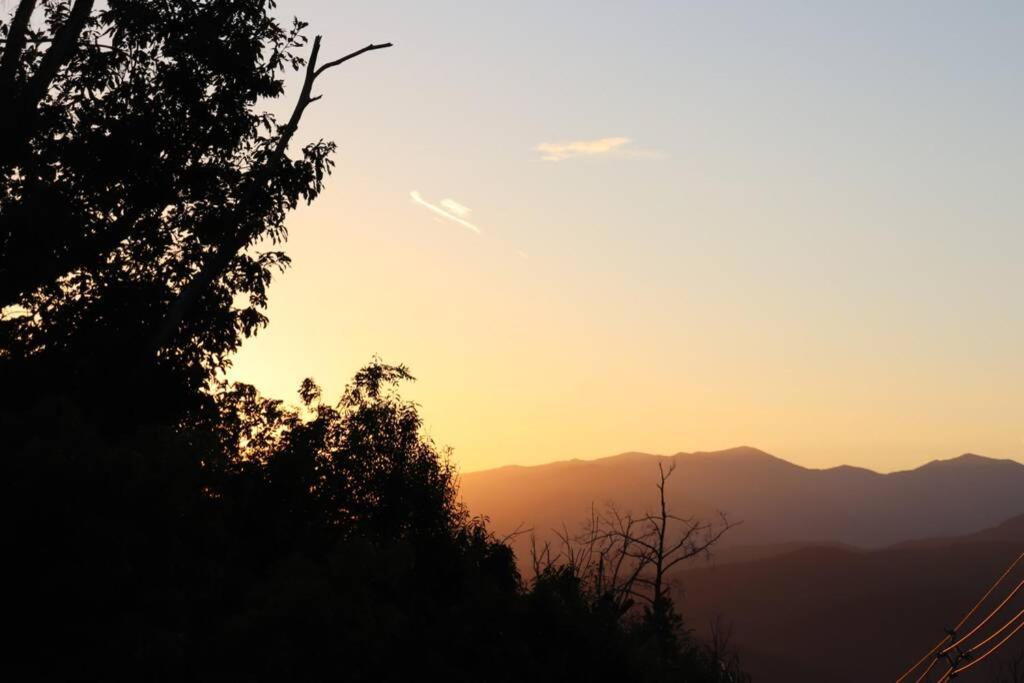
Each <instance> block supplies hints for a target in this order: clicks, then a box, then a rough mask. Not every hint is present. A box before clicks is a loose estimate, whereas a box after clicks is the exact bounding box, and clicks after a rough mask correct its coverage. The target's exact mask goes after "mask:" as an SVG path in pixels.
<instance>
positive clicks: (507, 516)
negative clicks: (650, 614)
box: [462, 447, 1024, 550]
mask: <svg viewBox="0 0 1024 683" xmlns="http://www.w3.org/2000/svg"><path fill="white" fill-rule="evenodd" d="M659 462H660V463H662V464H668V463H675V465H676V472H675V473H674V474H673V476H672V477H671V478H670V479H669V482H668V488H667V496H668V503H669V506H670V507H671V508H672V510H673V511H674V512H676V513H677V514H681V515H693V516H698V517H714V516H717V514H718V513H719V512H725V513H727V514H728V516H729V518H730V519H732V520H736V521H741V522H742V524H740V525H739V526H737V527H736V528H735V529H733V530H731V531H730V532H729V534H727V536H726V537H725V538H724V539H723V541H722V544H721V546H720V549H722V550H724V549H725V548H728V547H731V546H732V547H734V546H764V545H773V544H791V543H793V542H799V543H808V542H824V543H840V544H849V545H853V546H858V547H863V548H880V547H884V546H887V545H892V544H895V543H899V542H902V541H911V540H915V539H920V538H930V537H942V536H959V535H963V534H969V533H972V532H975V531H978V530H981V529H984V528H988V527H992V526H995V525H997V524H999V523H1001V522H1003V521H1005V520H1007V519H1009V518H1010V517H1012V516H1014V515H1016V514H1019V513H1022V512H1024V465H1022V464H1021V463H1018V462H1015V461H1013V460H997V459H993V458H986V457H982V456H979V455H972V454H967V455H962V456H960V457H957V458H953V459H951V460H936V461H933V462H930V463H928V464H926V465H923V466H921V467H918V468H916V469H913V470H909V471H904V472H893V473H890V474H880V473H877V472H873V471H871V470H867V469H862V468H858V467H849V466H842V467H834V468H830V469H809V468H806V467H801V466H799V465H795V464H793V463H790V462H787V461H785V460H782V459H780V458H777V457H775V456H772V455H769V454H768V453H765V452H764V451H760V450H757V449H755V448H749V447H740V448H733V449H729V450H725V451H718V452H712V453H677V454H675V455H670V456H659V455H651V454H647V453H623V454H621V455H616V456H612V457H608V458H601V459H598V460H570V461H564V462H556V463H551V464H547V465H538V466H532V467H520V466H510V467H502V468H498V469H493V470H486V471H482V472H471V473H467V474H464V475H463V476H462V496H463V500H464V501H465V502H466V504H467V505H468V506H469V508H470V510H471V511H472V512H473V513H474V514H482V515H486V516H487V517H489V518H490V520H491V525H492V527H493V528H494V529H495V530H496V531H497V532H498V533H507V532H510V531H512V530H514V529H516V528H519V527H522V528H530V529H533V530H534V531H535V532H536V533H537V534H538V535H539V536H544V535H546V534H548V533H549V531H550V530H551V529H561V528H562V527H563V525H566V527H567V528H569V529H570V530H573V529H575V528H577V527H578V526H579V524H580V523H581V522H582V521H584V520H585V519H587V518H589V516H590V512H591V508H592V506H597V507H598V508H601V507H603V506H604V505H606V504H607V503H614V504H615V505H616V506H617V507H618V508H619V509H621V510H625V511H632V512H634V513H641V512H644V511H646V510H649V509H651V508H652V506H653V505H654V503H655V499H656V494H657V490H656V488H655V483H656V481H657V477H658V463H659Z"/></svg>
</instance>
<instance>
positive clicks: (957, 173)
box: [230, 0, 1024, 471]
mask: <svg viewBox="0 0 1024 683" xmlns="http://www.w3.org/2000/svg"><path fill="white" fill-rule="evenodd" d="M279 5H280V10H281V12H282V13H283V14H288V15H292V14H294V15H298V16H299V17H300V18H302V19H303V20H305V21H307V22H309V24H310V26H309V29H308V31H309V33H310V35H313V34H317V33H319V34H322V35H323V48H322V54H323V55H324V58H334V57H336V56H340V55H342V54H345V53H347V52H350V51H351V50H354V49H356V48H358V47H362V46H363V45H366V44H367V43H370V42H378V43H379V42H385V41H392V42H394V43H395V47H393V48H391V49H388V50H383V51H380V52H373V53H370V54H367V55H363V56H362V57H360V58H359V59H357V60H354V61H352V62H349V63H347V64H345V65H343V66H342V67H340V68H338V69H335V70H332V71H330V72H327V73H326V74H325V75H324V76H323V77H322V78H321V79H320V81H318V92H319V93H320V94H322V95H323V99H322V100H320V101H318V102H316V103H315V104H314V105H312V106H311V107H310V108H309V109H308V110H307V113H306V115H305V118H304V119H303V122H302V127H301V130H300V132H299V136H298V137H299V138H300V139H302V140H303V141H311V140H316V139H320V138H325V139H333V140H334V141H336V142H337V143H338V146H339V150H338V154H337V155H336V157H335V160H336V162H337V168H336V170H335V173H334V175H333V176H332V177H331V178H330V180H329V182H328V184H327V188H326V190H325V192H324V193H323V195H321V197H320V198H319V199H318V200H317V201H316V202H315V203H314V204H313V205H311V206H308V207H305V206H304V207H301V208H299V209H298V210H296V211H295V212H294V213H293V214H292V215H291V216H290V218H289V220H288V227H289V233H290V238H289V242H288V246H287V250H288V253H289V254H290V255H291V257H292V259H293V266H292V268H291V269H290V270H288V271H287V272H285V273H284V274H283V275H281V276H279V277H278V278H277V279H276V280H275V282H274V284H273V286H272V288H271V295H270V306H269V312H268V313H269V316H270V320H271V323H270V325H269V327H268V328H267V329H265V330H263V331H262V332H261V333H260V334H259V335H258V336H257V337H256V338H255V339H251V340H249V341H248V342H247V343H246V344H245V346H244V347H243V348H242V350H241V351H240V352H239V354H238V355H237V357H236V359H235V365H234V368H233V369H232V371H231V375H230V376H231V378H232V379H236V380H241V381H247V382H251V383H253V384H255V385H256V386H257V387H259V388H260V389H261V390H262V391H263V392H265V393H267V394H269V395H272V396H276V397H279V398H286V399H291V398H294V397H295V396H296V393H295V392H296V391H297V389H298V386H299V383H300V382H301V380H302V379H303V378H304V377H307V376H312V377H314V378H315V379H316V380H317V381H318V382H319V383H320V384H321V385H322V386H323V387H324V389H325V393H326V394H327V395H337V394H338V393H339V392H340V391H341V389H342V388H343V387H344V385H345V383H346V382H347V381H348V379H349V378H350V377H351V376H352V375H353V374H354V373H355V371H356V370H357V369H358V368H359V367H361V366H362V365H364V364H365V363H367V362H368V361H369V360H370V359H371V358H372V357H373V356H374V355H379V356H380V357H381V359H383V360H384V361H386V362H391V363H404V364H406V365H408V366H409V367H410V369H411V371H412V373H413V374H414V375H415V376H416V377H417V382H416V383H415V384H414V385H411V386H409V387H407V388H406V390H405V394H406V395H407V396H408V397H409V398H411V399H414V400H415V401H417V402H419V403H420V404H421V406H422V413H423V416H424V420H425V428H426V431H427V432H428V434H429V435H430V436H431V437H432V438H433V439H434V440H435V441H436V442H437V443H438V444H441V445H446V446H451V447H452V448H453V449H454V459H455V461H456V462H457V463H458V465H459V466H460V468H461V469H463V470H464V471H472V470H479V469H486V468H490V467H497V466H501V465H506V464H513V463H515V464H524V465H528V464H539V463H543V462H550V461H553V460H563V459H568V458H596V457H601V456H605V455H611V454H614V453H618V452H623V451H631V450H638V451H646V452H653V453H674V452H677V451H697V450H716V449H720V448H727V447H732V446H737V445H740V444H746V445H751V446H756V447H758V448H761V449H763V450H767V451H769V452H771V453H773V454H775V455H778V456H779V457H783V458H785V459H787V460H791V461H793V462H796V463H798V464H801V465H805V466H808V467H830V466H834V465H839V464H842V463H847V464H854V465H860V466H864V467H869V468H872V469H875V470H879V471H893V470H900V469H908V468H912V467H916V466H918V465H920V464H922V463H924V462H927V461H929V460H932V459H935V458H948V457H954V456H956V455H959V454H960V453H964V452H975V453H981V454H984V455H989V456H992V457H1000V458H1015V459H1018V460H1024V352H1022V350H1024V267H1022V259H1024V191H1022V190H1021V179H1022V178H1024V87H1022V86H1024V41H1021V40H1020V36H1021V35H1022V34H1024V3H1020V2H1016V1H1013V2H972V3H964V2H904V3H876V2H856V3H852V2H844V3H829V2H816V3H807V2H785V1H780V2H773V3H761V2H746V3H738V2H675V1H673V2H669V1H667V0H647V1H644V0H640V1H633V2H629V3H625V2H598V1H596V0H588V1H587V2H582V1H580V2H570V1H568V0H547V1H543V2H541V1H534V0H522V1H520V2H515V3H468V2H464V1H456V0H431V1H430V2H424V1H423V0H415V1H413V0H408V1H407V0H402V1H399V0H372V1H369V0H361V1H350V2H343V3H338V2H333V1H327V0H281V2H280V3H279ZM290 84H291V86H292V87H291V88H290V89H289V97H287V98H286V99H285V100H284V101H282V102H280V103H275V104H273V105H272V108H275V109H278V110H280V111H285V110H287V109H288V108H289V106H290V102H291V98H292V97H294V96H295V94H296V93H297V91H298V88H297V87H296V86H297V81H296V80H295V79H292V80H291V81H290Z"/></svg>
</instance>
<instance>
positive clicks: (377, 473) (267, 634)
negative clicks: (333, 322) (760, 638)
mask: <svg viewBox="0 0 1024 683" xmlns="http://www.w3.org/2000/svg"><path fill="white" fill-rule="evenodd" d="M408 378H409V377H408V374H407V372H406V371H405V369H404V368H401V367H391V366H386V365H382V364H379V363H374V364H371V365H370V366H368V367H367V368H365V369H364V370H363V371H361V372H360V373H359V375H357V377H356V378H355V381H354V382H353V383H352V384H351V386H350V387H349V388H348V389H347V390H346V392H345V394H344V396H343V397H342V400H341V401H340V402H339V403H338V404H337V405H328V404H325V403H323V402H322V401H321V399H320V398H319V390H318V389H317V388H316V386H315V385H314V384H312V382H308V381H307V382H306V383H304V384H303V386H302V390H301V392H300V394H301V396H302V398H303V404H302V405H301V407H299V408H291V407H287V406H285V405H283V404H281V403H280V402H278V401H272V400H268V399H265V398H262V397H260V396H259V395H258V394H257V393H256V392H255V391H254V390H253V389H252V387H248V386H234V387H230V388H225V389H224V391H222V392H220V393H219V394H218V395H217V406H218V411H219V416H218V417H217V418H216V419H213V420H211V421H210V422H209V423H207V424H195V425H193V426H192V427H191V428H190V429H182V428H177V429H163V428H154V427H144V428H140V429H138V430H136V431H134V432H133V433H131V434H123V435H121V436H120V437H119V438H118V439H117V440H111V439H110V438H108V437H105V436H104V435H103V434H101V433H98V432H97V431H96V430H95V429H94V427H93V426H92V424H91V423H90V422H89V420H88V419H84V418H83V416H82V414H81V413H80V412H79V411H77V410H76V409H75V407H74V406H73V405H71V404H69V403H67V402H65V401H59V400H54V401H52V402H47V403H40V404H38V405H37V406H35V407H34V408H33V409H31V410H26V411H21V412H10V411H8V412H5V413H4V415H3V419H2V422H0V429H2V430H3V433H4V434H5V435H7V436H6V438H5V444H6V452H5V454H4V458H3V472H2V475H3V481H4V484H5V491H4V497H5V500H6V501H7V503H8V505H9V508H10V509H9V513H8V515H7V516H6V521H7V522H8V523H9V524H10V525H11V528H10V531H9V535H8V538H10V539H11V547H13V548H17V553H16V555H15V557H14V559H13V561H12V562H11V563H10V565H11V566H12V567H13V568H14V570H15V577H16V578H15V580H14V583H13V584H12V585H15V586H17V587H18V590H17V591H15V592H14V595H13V596H12V600H11V602H10V604H11V607H12V614H15V615H17V619H16V621H15V623H18V624H19V625H20V627H19V629H18V632H17V635H16V642H15V645H16V646H15V648H14V651H15V652H17V653H19V656H22V657H25V661H27V662H30V663H31V666H32V667H33V668H34V670H36V671H38V672H39V678H44V679H61V680H83V679H84V680H98V679H104V680H109V679H140V678H142V679H153V678H156V679H167V680H182V679H188V680H195V679H198V680H220V681H223V680H281V679H284V680H357V681H358V680H366V681H370V680H398V679H400V678H404V677H405V676H407V675H417V676H426V677H428V678H430V679H431V680H433V679H435V678H437V677H440V679H441V680H455V681H470V680H472V681H488V680H493V681H521V680H561V681H565V680H587V681H599V680H615V681H623V680H636V681H668V680H682V679H683V677H686V678H685V679H686V680H701V681H717V680H722V681H725V680H730V679H728V678H726V677H725V675H724V674H723V673H722V670H721V667H720V665H719V663H718V661H717V660H716V659H715V658H714V657H711V656H710V655H709V654H708V651H707V650H705V649H703V648H701V647H698V646H697V645H696V644H695V643H692V642H691V641H690V640H689V639H688V638H687V637H686V635H685V633H684V632H682V631H681V630H679V631H678V633H679V638H678V639H673V640H672V641H671V645H670V646H667V645H666V641H665V639H664V633H665V631H664V628H663V626H662V625H661V624H659V623H655V622H654V621H652V620H651V619H649V618H642V617H641V618H637V619H635V620H634V619H632V618H630V617H628V616H624V615H623V614H622V613H621V612H620V611H618V610H617V609H610V608H609V606H608V605H607V604H606V603H604V602H603V601H602V600H600V599H594V598H593V596H592V595H591V594H590V592H589V591H588V590H587V588H586V587H585V586H583V585H582V584H581V582H580V580H579V578H578V577H577V575H576V574H575V573H574V572H572V571H570V570H568V569H567V568H558V567H551V568H549V569H548V570H547V571H545V572H543V573H542V574H541V575H539V576H538V577H537V578H536V579H535V580H534V581H533V582H531V584H530V585H528V586H526V585H523V583H522V581H521V580H520V578H519V576H518V574H517V571H516V569H515V561H514V557H513V555H512V552H511V550H510V549H509V548H508V546H507V545H505V544H504V543H502V542H500V541H499V540H498V539H495V538H494V537H493V536H491V535H490V534H489V533H488V532H487V530H486V528H485V526H484V524H483V521H482V520H479V519H473V518H471V517H470V516H469V515H468V513H467V511H466V510H465V509H464V508H463V507H462V506H461V505H460V504H459V503H458V501H457V497H456V494H457V488H456V479H455V474H454V471H453V469H452V466H451V464H450V463H449V461H448V459H447V457H446V456H445V454H444V453H443V452H440V451H438V450H437V449H436V448H435V447H434V446H433V445H432V444H431V443H430V442H429V441H427V440H425V439H424V438H423V437H422V436H421V435H420V418H419V416H418V414H417V411H416V408H415V406H414V405H413V404H410V403H408V402H405V401H403V400H401V399H400V398H399V397H398V396H397V395H396V393H395V391H394V389H395V385H396V383H397V382H398V381H400V380H403V379H408ZM108 408H109V409H111V410H115V411H116V409H117V407H116V406H108ZM673 618H675V617H673Z"/></svg>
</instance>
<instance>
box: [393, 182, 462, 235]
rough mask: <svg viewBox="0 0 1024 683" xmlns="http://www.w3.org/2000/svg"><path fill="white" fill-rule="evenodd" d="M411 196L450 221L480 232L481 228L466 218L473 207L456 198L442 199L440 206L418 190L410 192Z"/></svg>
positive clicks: (417, 202) (414, 201)
mask: <svg viewBox="0 0 1024 683" xmlns="http://www.w3.org/2000/svg"><path fill="white" fill-rule="evenodd" d="M409 196H410V197H411V198H412V201H413V203H415V204H419V205H420V206H422V207H425V208H426V209H428V210H430V211H433V212H434V213H435V214H437V215H438V216H441V217H442V218H447V219H448V220H450V221H453V222H455V223H458V224H459V225H461V226H463V227H464V228H467V229H469V230H472V231H473V232H475V233H476V234H478V235H479V234H480V228H478V227H476V226H475V225H473V224H472V223H470V222H469V221H467V220H466V216H468V215H469V214H470V213H471V212H472V209H470V208H469V207H467V206H463V205H462V204H459V203H458V202H457V201H455V200H454V199H442V200H441V201H440V202H438V204H440V206H438V204H431V203H430V202H428V201H427V200H426V199H424V198H423V195H421V194H420V193H419V192H417V191H416V190H413V191H412V192H410V193H409Z"/></svg>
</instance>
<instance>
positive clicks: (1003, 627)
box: [968, 609, 1024, 652]
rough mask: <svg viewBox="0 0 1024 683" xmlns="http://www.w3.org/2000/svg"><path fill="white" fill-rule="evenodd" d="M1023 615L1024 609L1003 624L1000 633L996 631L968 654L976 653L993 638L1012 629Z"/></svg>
mask: <svg viewBox="0 0 1024 683" xmlns="http://www.w3.org/2000/svg"><path fill="white" fill-rule="evenodd" d="M1021 615H1024V609H1022V610H1021V611H1019V612H1017V613H1016V614H1014V615H1013V616H1012V617H1011V618H1010V620H1009V621H1008V622H1006V623H1005V624H1003V625H1002V626H1000V627H999V630H998V631H996V632H995V633H993V634H992V635H990V636H989V637H988V638H986V639H985V640H983V641H981V642H980V643H978V644H977V645H975V646H974V647H972V648H971V649H970V650H968V652H974V651H975V650H977V649H978V648H979V647H981V646H982V645H984V644H985V643H987V642H988V641H990V640H992V639H993V638H995V637H996V636H998V635H999V634H1000V633H1002V632H1003V631H1005V630H1006V629H1008V628H1010V627H1011V626H1013V622H1015V621H1017V620H1018V619H1020V617H1021Z"/></svg>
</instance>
